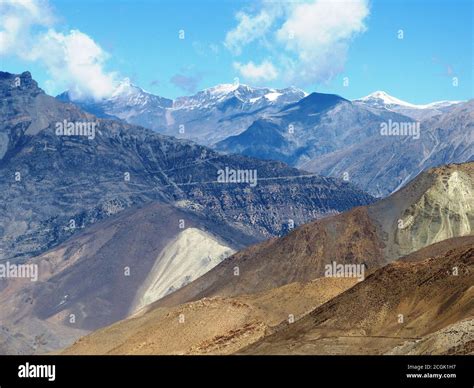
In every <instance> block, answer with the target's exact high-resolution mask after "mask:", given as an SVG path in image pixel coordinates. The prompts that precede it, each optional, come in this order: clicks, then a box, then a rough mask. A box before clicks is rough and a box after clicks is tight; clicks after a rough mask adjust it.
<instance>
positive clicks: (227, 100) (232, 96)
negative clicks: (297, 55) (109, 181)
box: [56, 79, 306, 145]
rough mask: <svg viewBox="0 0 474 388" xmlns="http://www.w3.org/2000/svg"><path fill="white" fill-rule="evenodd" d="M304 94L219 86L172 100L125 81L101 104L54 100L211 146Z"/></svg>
mask: <svg viewBox="0 0 474 388" xmlns="http://www.w3.org/2000/svg"><path fill="white" fill-rule="evenodd" d="M305 95H306V93H305V92H304V91H302V90H300V89H297V88H287V89H281V90H280V89H272V88H252V87H250V86H247V85H244V84H222V85H217V86H215V87H213V88H209V89H205V90H202V91H200V92H198V93H196V94H195V95H193V96H188V97H179V98H177V99H176V100H174V101H172V100H169V99H167V98H163V97H158V96H155V95H153V94H150V93H148V92H146V91H144V90H143V89H141V88H139V87H137V86H135V85H133V84H132V83H130V80H128V79H125V80H124V81H122V82H121V83H120V84H119V85H118V86H117V88H116V90H115V92H114V93H113V95H112V96H111V97H110V98H107V99H104V100H102V101H97V102H94V101H90V100H85V101H71V99H70V97H69V94H68V92H64V93H62V94H60V95H59V96H57V97H56V98H58V99H59V100H61V101H64V102H74V103H75V104H78V105H79V106H80V107H81V108H82V109H84V110H85V111H87V112H89V113H93V114H96V115H98V116H99V117H106V118H111V117H117V118H120V119H123V120H125V121H127V122H128V123H130V124H136V125H141V126H143V127H146V128H150V129H153V130H155V131H157V132H160V133H162V134H166V135H170V136H175V137H177V138H182V139H189V140H193V141H196V142H197V143H199V144H202V145H213V144H214V143H216V142H218V141H220V140H223V139H225V138H227V137H228V136H231V135H235V134H238V133H240V132H242V131H244V130H245V129H247V128H248V126H249V125H250V124H252V122H253V121H254V120H256V119H257V118H260V117H265V116H266V115H268V114H271V113H275V112H278V111H279V110H280V109H281V108H282V107H283V106H285V105H286V104H288V103H291V102H295V101H298V100H300V99H301V98H303V97H304V96H305Z"/></svg>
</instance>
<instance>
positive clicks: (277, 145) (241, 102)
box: [58, 81, 474, 197]
mask: <svg viewBox="0 0 474 388" xmlns="http://www.w3.org/2000/svg"><path fill="white" fill-rule="evenodd" d="M58 98H59V99H61V100H63V101H69V98H68V95H67V93H63V94H62V95H60V96H58ZM154 99H156V101H155V100H154ZM149 101H153V103H151V102H149ZM74 103H76V104H78V105H80V106H81V107H82V108H83V109H85V110H87V111H89V112H92V113H97V112H99V113H100V114H102V115H106V116H115V117H118V118H120V119H123V120H126V121H127V122H129V123H134V124H139V125H143V126H145V127H147V128H151V129H153V130H155V131H157V132H160V133H164V134H168V135H172V136H176V137H179V138H186V139H190V140H193V141H196V142H197V143H199V144H203V145H209V146H211V147H212V148H214V149H215V150H217V151H221V152H224V153H239V154H242V155H245V156H252V157H256V158H259V159H268V160H279V161H283V162H285V163H287V164H289V165H291V166H294V167H298V168H302V169H304V170H307V171H310V172H315V173H317V174H321V175H324V176H332V177H337V178H343V179H346V180H349V181H351V182H353V183H355V184H357V185H358V186H359V187H360V188H361V189H363V190H365V191H368V192H369V193H370V194H372V195H374V196H378V197H383V196H386V195H388V194H390V193H391V192H393V191H394V190H396V189H397V188H399V187H401V186H403V184H405V183H406V182H408V181H409V180H410V179H412V178H413V177H415V176H416V175H417V174H419V173H420V172H421V171H423V170H425V169H427V168H430V167H435V166H437V165H443V164H447V163H462V162H465V161H470V160H473V159H474V139H473V136H474V135H473V133H474V130H473V127H474V119H473V115H474V112H473V109H472V107H473V103H472V101H469V102H462V101H440V102H434V103H430V104H425V105H415V104H411V103H408V102H405V101H402V100H400V99H397V98H395V97H392V96H390V95H388V94H387V93H385V92H382V91H377V92H374V93H372V94H370V95H368V96H366V97H363V98H360V99H357V100H354V101H349V100H347V99H344V98H342V97H339V96H336V95H333V94H323V93H311V94H310V95H308V94H307V93H305V92H304V91H302V90H299V89H296V88H287V89H281V90H275V89H270V88H252V87H250V86H247V85H232V84H224V85H218V86H216V87H213V88H210V89H206V90H203V91H200V92H198V93H196V94H195V95H193V96H190V97H180V98H178V99H176V100H174V101H171V100H168V99H164V98H162V97H157V96H153V95H151V94H149V93H147V92H144V91H143V90H142V89H140V88H138V87H136V86H134V85H131V84H130V82H129V81H126V82H123V83H122V84H121V85H119V87H118V88H117V90H116V92H115V93H114V95H113V96H112V97H111V98H110V99H106V100H103V101H99V102H90V101H75V102H74ZM456 115H461V116H462V117H460V118H458V119H457V118H456ZM384 126H385V127H389V126H390V127H393V126H398V127H399V128H400V127H401V128H408V130H405V132H403V130H402V132H400V131H398V132H396V131H395V132H390V133H388V134H387V135H385V134H384V133H383V132H382V128H383V127H384ZM412 132H413V133H412ZM397 133H398V134H397Z"/></svg>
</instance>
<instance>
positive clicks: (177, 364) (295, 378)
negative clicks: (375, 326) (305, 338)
mask: <svg viewBox="0 0 474 388" xmlns="http://www.w3.org/2000/svg"><path fill="white" fill-rule="evenodd" d="M53 366H54V368H53ZM473 367H474V357H472V356H263V357H260V356H246V357H244V356H222V357H221V356H0V388H10V387H23V386H51V387H53V386H54V387H71V386H73V387H74V386H104V387H110V386H114V384H117V386H120V387H126V386H130V387H148V386H156V387H160V386H170V384H171V385H173V384H177V385H176V386H181V385H182V384H193V385H196V384H201V385H202V384H204V386H208V385H210V384H211V385H214V384H216V383H217V384H219V385H223V386H225V385H228V384H232V385H235V384H246V385H249V386H255V383H257V382H259V383H260V384H263V385H262V388H263V387H266V386H268V385H269V384H271V383H278V386H281V384H289V385H290V386H299V385H304V386H308V387H311V388H312V387H331V386H341V385H342V384H348V386H354V387H356V386H357V387H359V386H360V387H366V386H375V387H392V386H393V387H405V386H410V387H411V386H423V387H438V386H440V387H441V386H445V387H470V388H472V387H473V386H474V368H473ZM53 372H54V373H53ZM53 374H54V375H53ZM20 376H21V377H20Z"/></svg>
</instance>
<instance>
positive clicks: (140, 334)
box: [62, 278, 354, 354]
mask: <svg viewBox="0 0 474 388" xmlns="http://www.w3.org/2000/svg"><path fill="white" fill-rule="evenodd" d="M353 284H354V280H353V279H329V278H328V279H317V280H315V281H313V282H310V283H308V284H300V283H293V284H289V285H287V286H284V287H281V288H277V289H273V290H270V291H267V292H263V293H259V294H254V295H242V296H239V297H236V298H211V299H206V298H205V299H202V300H199V301H196V302H191V303H188V304H184V305H181V306H177V307H174V308H169V309H168V308H158V309H152V310H149V311H148V310H146V309H145V310H142V311H141V312H139V313H137V314H135V316H133V317H131V318H129V319H126V320H124V321H121V322H117V323H116V324H114V325H112V326H109V327H106V328H103V329H100V330H98V331H96V332H94V333H92V334H90V335H88V336H86V337H83V338H80V339H79V340H78V341H76V343H74V344H73V345H72V346H71V347H69V348H67V349H66V350H64V351H63V352H62V354H231V353H233V352H236V351H238V350H239V349H242V348H243V347H245V346H246V345H248V344H251V343H253V342H255V341H257V340H258V339H259V338H262V337H264V336H265V335H266V333H267V332H268V331H269V330H271V329H272V327H273V326H276V325H278V324H280V323H281V321H285V320H288V319H289V317H293V318H294V319H298V318H299V317H300V316H302V315H303V314H305V313H306V312H308V311H310V310H311V309H312V308H314V307H316V306H319V305H321V304H322V303H324V302H325V301H327V300H329V299H331V298H332V297H334V296H335V295H337V294H339V293H340V292H342V291H344V290H346V289H347V288H348V287H350V286H352V285H353Z"/></svg>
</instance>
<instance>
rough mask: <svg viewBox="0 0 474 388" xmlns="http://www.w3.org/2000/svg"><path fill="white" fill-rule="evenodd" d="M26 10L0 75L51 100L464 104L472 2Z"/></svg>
mask: <svg viewBox="0 0 474 388" xmlns="http://www.w3.org/2000/svg"><path fill="white" fill-rule="evenodd" d="M2 1H5V0H2ZM10 1H12V0H7V2H10ZM30 1H32V2H33V3H36V8H35V7H34V6H28V10H27V11H28V12H30V13H28V12H25V10H21V9H20V8H19V6H18V5H15V6H12V5H11V4H10V6H6V7H5V6H3V8H0V12H1V13H2V17H1V18H0V55H1V58H0V61H1V62H0V68H1V69H2V70H4V71H9V72H14V73H19V72H21V71H24V70H30V71H31V72H32V74H33V76H34V78H35V79H36V80H38V82H39V84H40V86H41V87H43V88H44V89H46V91H47V92H48V93H50V94H56V93H59V92H61V91H63V90H64V89H66V88H71V89H73V90H77V93H78V96H87V95H93V96H94V97H97V98H98V97H101V96H104V95H107V93H109V92H110V89H111V87H110V85H111V84H112V83H114V82H116V81H117V80H120V79H122V78H123V77H129V78H130V79H131V80H132V82H134V83H135V84H137V85H139V86H141V87H142V88H144V89H146V90H148V91H150V92H153V93H155V94H158V95H162V96H165V97H170V98H174V97H177V96H180V95H187V94H192V93H193V92H194V91H196V90H198V89H202V88H206V87H211V86H213V85H216V84H219V83H231V82H233V81H234V78H235V77H238V78H239V80H240V82H242V83H246V84H250V85H257V86H271V87H286V86H290V85H296V86H299V87H302V88H304V89H305V90H306V91H308V92H311V91H320V92H330V93H337V94H340V95H342V96H344V97H346V98H350V99H352V98H357V97H361V96H364V95H367V94H369V93H371V92H373V91H375V90H384V91H386V92H388V93H389V94H392V95H394V96H396V97H398V98H401V99H403V100H407V101H409V102H413V103H427V102H431V101H435V100H445V99H446V100H464V99H469V98H472V97H473V74H472V73H473V39H474V38H473V19H474V15H473V7H472V1H470V0H430V1H427V0H409V1H399V0H398V1H395V0H372V1H368V0H367V1H366V0H351V1H338V0H335V1H334V0H333V1H331V2H330V3H331V4H329V5H327V3H328V2H327V0H326V1H323V0H310V1H306V2H290V3H288V2H286V3H283V2H275V1H273V2H255V1H253V2H244V1H211V0H206V1H202V0H201V1H179V0H178V1H152V0H147V1H143V0H142V1H114V2H112V1H110V0H108V1H98V0H86V1H72V0H69V1H66V0H61V1H60V0H57V1H54V0H51V1H49V2H45V1H42V0H30ZM325 3H326V4H325ZM33 5H35V4H33ZM15 17H17V18H21V20H20V21H21V23H22V26H23V28H22V29H21V30H19V31H15V30H12V29H11V28H10V29H8V26H6V25H5V23H6V20H9V18H10V19H12V18H13V19H14V18H15ZM72 30H73V31H75V33H71V31H72ZM180 30H183V31H184V39H180V35H179V31H180ZM400 30H402V31H400ZM28 31H29V32H28ZM2 33H3V36H2ZM401 33H402V34H403V39H399V38H400V37H401ZM2 39H3V40H2ZM2 45H3V48H2ZM73 50H76V51H77V52H73ZM65 53H67V54H65ZM63 57H67V58H66V59H64V58H63ZM78 63H79V64H83V63H86V65H85V66H82V65H81V66H82V67H80V66H79V67H78ZM346 77H347V78H346ZM455 79H457V81H458V82H457V86H455V85H456V80H455ZM344 81H346V83H344ZM347 81H348V82H347Z"/></svg>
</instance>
